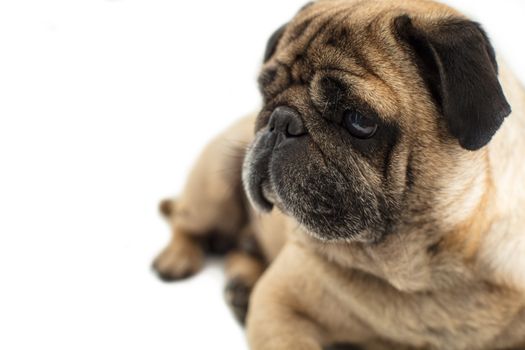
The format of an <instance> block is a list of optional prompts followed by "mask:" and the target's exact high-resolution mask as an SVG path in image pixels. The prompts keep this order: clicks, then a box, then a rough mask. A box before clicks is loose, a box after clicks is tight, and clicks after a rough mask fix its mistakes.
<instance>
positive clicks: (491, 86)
mask: <svg viewBox="0 0 525 350" xmlns="http://www.w3.org/2000/svg"><path fill="white" fill-rule="evenodd" d="M395 28H396V31H397V33H398V34H399V37H400V38H401V39H402V40H403V41H404V42H406V43H407V44H408V45H409V47H410V49H411V50H412V51H413V52H414V53H415V59H416V62H417V64H418V66H419V68H420V72H421V74H422V77H423V78H424V80H425V82H426V83H427V85H428V88H429V89H430V92H431V93H432V95H433V97H434V99H435V100H436V102H437V104H438V106H439V108H440V109H441V112H442V114H443V117H444V118H445V121H446V123H447V126H448V129H449V131H450V133H451V134H452V136H454V137H456V138H457V139H458V140H459V143H460V145H461V146H462V147H463V148H465V149H467V150H471V151H474V150H478V149H480V148H481V147H483V146H485V145H486V144H487V143H488V142H489V141H490V140H491V139H492V136H494V134H495V133H496V131H497V130H498V129H499V127H500V126H501V124H502V123H503V120H504V119H505V117H506V116H508V115H509V114H510V112H511V109H510V106H509V104H508V102H507V100H506V99H505V95H504V94H503V90H502V88H501V85H500V83H499V80H498V66H497V63H496V55H495V53H494V49H493V48H492V46H491V44H490V42H489V39H488V38H487V35H486V34H485V32H484V31H483V29H482V28H481V27H480V25H479V24H477V23H475V22H472V21H468V20H464V19H447V20H442V21H441V22H436V23H433V24H426V25H424V28H422V27H419V26H417V25H415V24H414V23H413V21H412V20H411V19H410V17H408V16H407V15H404V16H401V17H398V18H396V20H395Z"/></svg>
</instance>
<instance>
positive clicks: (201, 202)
mask: <svg viewBox="0 0 525 350" xmlns="http://www.w3.org/2000/svg"><path fill="white" fill-rule="evenodd" d="M253 125H254V118H251V117H250V118H245V119H242V120H241V121H239V122H238V123H236V124H235V125H233V126H232V127H230V128H229V129H227V130H226V131H225V132H224V133H222V134H221V135H219V136H218V137H217V138H215V139H214V140H213V141H212V142H211V143H210V144H208V146H207V147H206V148H205V149H204V151H203V152H202V154H201V156H200V157H199V159H198V160H197V163H196V164H195V166H194V168H193V169H192V171H191V172H190V175H189V177H188V180H187V182H186V185H185V187H184V189H183V191H182V193H181V195H180V196H179V197H178V198H177V200H176V201H175V200H168V201H164V202H162V203H161V208H160V209H161V212H162V213H163V214H164V215H165V216H166V217H167V219H168V221H169V223H170V226H171V229H172V239H171V241H170V243H169V244H168V246H167V247H166V248H165V249H164V250H163V251H162V252H161V254H160V255H159V256H158V257H157V258H156V259H155V261H154V263H153V267H154V269H155V270H156V271H157V273H158V275H159V276H160V277H161V278H162V279H163V280H178V279H182V278H186V277H189V276H191V275H193V274H195V273H196V272H197V271H199V270H200V268H201V267H202V265H203V261H204V256H205V252H206V251H210V252H217V253H225V252H226V251H228V250H229V249H230V248H232V247H234V246H235V244H236V240H237V236H238V235H239V232H240V231H241V229H242V228H243V227H244V226H245V225H246V222H247V220H248V217H247V213H246V201H245V199H244V194H243V193H244V192H243V189H242V183H241V170H242V161H243V158H244V154H245V151H246V147H247V146H248V144H249V143H250V142H251V140H252V137H253Z"/></svg>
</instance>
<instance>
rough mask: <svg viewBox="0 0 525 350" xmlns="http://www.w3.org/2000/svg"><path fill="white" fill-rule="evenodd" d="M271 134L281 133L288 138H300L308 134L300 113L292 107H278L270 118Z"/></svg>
mask: <svg viewBox="0 0 525 350" xmlns="http://www.w3.org/2000/svg"><path fill="white" fill-rule="evenodd" d="M268 128H269V131H270V132H279V133H282V134H284V135H285V136H286V137H299V136H302V135H305V134H306V133H307V130H306V127H305V126H304V123H303V120H302V118H301V116H300V115H299V113H297V112H296V111H295V110H294V109H292V108H290V107H284V106H281V107H277V108H276V109H275V110H274V111H273V112H272V115H271V116H270V121H269V124H268Z"/></svg>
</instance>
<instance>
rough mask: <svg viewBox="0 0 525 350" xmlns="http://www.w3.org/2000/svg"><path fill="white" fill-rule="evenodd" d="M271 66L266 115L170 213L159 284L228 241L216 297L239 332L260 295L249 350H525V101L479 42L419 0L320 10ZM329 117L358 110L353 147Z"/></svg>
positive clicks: (280, 47)
mask: <svg viewBox="0 0 525 350" xmlns="http://www.w3.org/2000/svg"><path fill="white" fill-rule="evenodd" d="M330 26H332V28H331V29H330V30H327V29H326V28H327V27H330ZM458 29H460V30H459V31H458ZM334 33H335V34H334ZM348 38H351V39H350V40H349V39H348ZM451 43H452V44H451ZM458 47H459V49H461V50H462V51H461V52H460V54H459V55H458V52H457V51H458ZM341 48H344V52H346V53H348V57H347V56H345V55H342V54H341V51H340V49H341ZM321 53H322V54H321ZM349 57H350V58H349ZM462 60H466V61H467V62H466V63H465V62H463V61H462ZM265 61H266V62H265V66H264V67H263V72H262V74H261V79H260V83H261V89H262V91H263V95H264V97H265V106H264V108H263V111H262V112H261V113H260V114H259V116H258V117H257V118H256V117H255V116H254V117H249V118H246V119H243V120H242V121H240V122H239V123H238V124H236V125H234V126H233V127H231V128H230V129H228V130H227V131H226V132H225V133H223V134H222V135H220V136H219V137H218V138H217V139H216V140H214V141H213V142H212V143H211V144H210V145H209V146H208V147H207V148H206V150H205V151H204V153H203V155H202V156H201V157H200V159H199V162H198V163H197V165H196V166H195V168H194V170H193V172H192V174H191V175H190V178H189V181H188V184H187V186H186V188H185V190H184V192H183V193H182V195H181V196H180V197H179V198H178V200H177V203H176V206H175V204H172V205H169V203H168V204H167V205H165V206H164V211H165V212H166V213H167V214H168V216H169V217H170V220H171V223H172V226H173V228H174V233H175V234H174V236H173V241H172V243H171V244H170V246H169V247H168V248H167V249H166V250H165V251H164V252H163V253H162V254H161V255H160V256H159V258H158V259H157V261H156V264H155V267H156V269H157V270H158V271H159V273H160V274H161V276H163V277H165V278H168V279H178V278H182V277H186V276H188V275H190V274H192V273H194V272H196V271H197V270H198V269H199V268H200V266H201V264H202V259H203V249H202V247H201V245H200V242H199V241H202V240H203V239H204V238H205V237H209V235H210V233H211V232H213V233H218V234H219V236H220V237H223V238H224V237H230V238H233V240H234V241H236V242H237V245H236V248H237V249H235V250H234V251H233V252H231V253H229V256H228V262H227V274H228V278H229V281H230V283H229V284H228V287H227V298H228V301H229V302H230V304H231V305H232V307H233V309H234V311H235V313H236V315H237V316H238V317H239V318H241V319H244V316H245V312H246V307H247V302H248V296H249V294H250V291H251V289H252V287H254V286H255V289H254V292H253V293H252V295H251V297H250V307H249V313H248V319H247V328H248V336H249V341H250V345H251V347H253V348H254V349H320V348H321V347H322V346H326V345H329V344H335V343H353V344H360V345H362V346H364V347H365V348H370V349H382V348H385V349H392V348H396V349H397V348H400V349H403V348H408V349H411V348H415V349H521V348H525V188H524V187H523V179H524V178H525V165H524V163H523V162H524V161H525V91H524V89H523V87H522V86H521V85H520V83H519V82H517V80H516V79H515V78H514V76H513V74H512V72H510V71H509V70H508V69H507V68H506V67H505V66H503V65H502V64H501V63H500V65H499V83H498V80H497V78H496V73H495V70H496V68H495V66H496V63H495V58H494V57H493V51H492V48H491V46H490V43H489V42H488V39H487V38H486V36H485V35H484V33H483V32H482V31H481V29H479V27H477V26H475V25H474V24H473V23H472V22H470V21H468V20H466V19H465V18H464V17H462V16H461V15H460V14H458V13H457V12H455V11H454V10H451V9H450V8H448V7H445V6H443V5H440V4H436V3H434V2H430V1H425V0H410V1H403V2H398V1H386V0H384V1H380V0H374V1H351V0H347V1H345V0H341V1H320V2H317V3H314V4H313V5H311V6H308V7H306V8H305V9H303V10H302V11H301V12H300V13H299V14H298V15H297V16H296V18H295V19H294V20H293V21H292V22H291V23H289V24H288V25H287V26H286V27H283V29H282V30H280V31H278V32H277V33H276V35H274V36H273V37H272V39H271V40H270V43H269V48H268V50H267V54H266V58H265ZM320 67H322V68H320ZM457 67H459V68H457ZM472 67H474V71H473V72H471V71H470V70H471V69H473V68H472ZM479 67H481V68H479ZM490 67H494V68H490ZM456 68H457V69H456ZM458 74H459V75H460V76H461V79H460V78H458ZM500 84H501V88H500ZM343 86H344V87H343ZM327 91H328V92H327ZM346 94H348V97H346ZM458 95H460V97H461V98H460V99H458ZM334 96H335V97H334ZM334 99H335V102H334ZM507 101H508V104H507ZM339 105H342V106H344V107H343V115H344V116H345V117H343V118H347V117H346V116H347V115H348V113H347V111H346V110H345V109H344V108H347V106H348V105H352V106H354V105H357V106H358V107H355V109H358V110H359V111H364V112H359V113H360V114H359V115H357V117H356V114H355V113H354V114H351V113H350V114H351V116H352V118H353V119H351V120H352V121H353V122H355V123H354V124H356V123H357V124H356V125H357V131H356V130H354V129H351V130H350V131H351V133H350V134H351V136H349V134H348V133H346V131H345V132H342V131H341V127H340V125H341V122H340V120H336V119H337V118H339V117H337V116H338V115H339V114H340V112H339ZM508 105H510V106H512V113H511V114H510V116H509V117H507V118H506V119H505V122H504V123H503V118H505V117H506V116H507V115H508V114H509V113H510V109H509V108H508ZM282 106H285V108H282ZM361 114H365V116H366V115H372V114H374V115H377V116H376V117H374V118H375V119H374V120H378V122H377V124H379V127H377V125H376V129H375V130H373V133H370V134H368V135H365V136H366V138H365V137H363V135H362V134H359V133H360V132H365V131H367V130H369V129H370V128H369V126H370V125H371V124H370V123H369V124H366V123H365V124H364V126H362V125H359V124H358V123H360V122H362V119H360V118H363V117H361ZM469 115H475V117H474V118H475V119H474V120H466V119H468V118H469V117H468V116H469ZM334 116H335V117H334ZM336 117H337V118H336ZM356 118H357V119H356ZM465 118H466V119H465ZM327 120H328V121H327ZM345 120H346V119H345ZM367 122H368V121H367ZM343 125H345V127H346V128H347V129H348V125H347V124H344V123H343ZM254 127H255V129H256V131H257V132H256V134H255V135H254V133H253V129H254ZM352 127H354V125H353V124H352V126H351V128H352ZM496 130H498V131H497V133H496V134H495V136H494V137H492V136H493V135H494V133H495V132H496ZM356 132H357V135H358V137H356V135H355V133H356ZM370 135H372V136H370ZM239 145H240V146H239ZM244 145H250V147H249V149H248V150H247V151H246V149H245V147H244ZM232 146H233V147H232ZM232 152H233V153H234V154H232ZM241 169H243V171H242V177H241ZM242 183H244V187H245V189H246V194H247V195H248V196H247V197H248V198H249V201H250V202H251V203H252V204H253V206H252V205H249V203H248V201H247V200H246V197H245V196H244V193H245V192H244V191H243V186H242ZM274 206H275V208H274ZM253 207H256V208H258V209H257V210H254V209H253ZM272 209H273V210H272ZM261 211H266V212H268V213H266V214H261V213H260V212H261ZM197 237H201V238H202V239H200V240H199V239H197ZM254 238H255V239H254ZM254 241H255V242H256V243H257V244H256V245H254V244H253V243H254ZM256 246H258V248H259V249H256ZM270 262H271V265H270V267H269V268H268V269H267V270H266V271H264V270H265V267H266V264H267V263H270ZM263 271H264V274H263ZM261 275H262V277H261V278H260V280H258V278H259V277H260V276H261Z"/></svg>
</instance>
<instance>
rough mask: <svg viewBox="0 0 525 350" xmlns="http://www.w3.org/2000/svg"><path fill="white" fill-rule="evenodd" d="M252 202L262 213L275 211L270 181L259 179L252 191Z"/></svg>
mask: <svg viewBox="0 0 525 350" xmlns="http://www.w3.org/2000/svg"><path fill="white" fill-rule="evenodd" d="M250 196H251V197H252V201H253V202H254V203H255V204H256V205H257V207H259V209H260V210H261V211H264V212H270V211H272V209H273V205H274V203H273V202H272V195H271V189H270V185H269V181H268V180H266V179H265V178H259V179H258V181H256V183H255V186H254V187H252V188H251V190H250Z"/></svg>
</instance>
